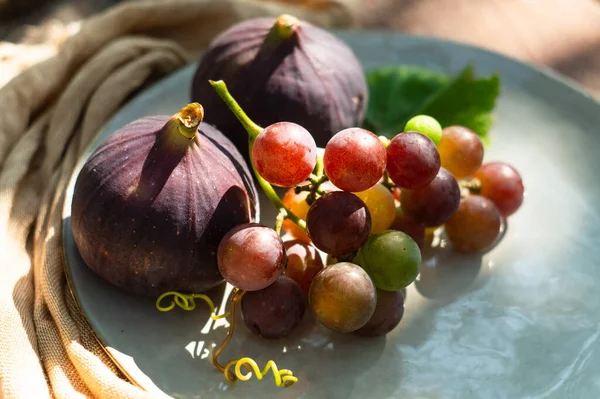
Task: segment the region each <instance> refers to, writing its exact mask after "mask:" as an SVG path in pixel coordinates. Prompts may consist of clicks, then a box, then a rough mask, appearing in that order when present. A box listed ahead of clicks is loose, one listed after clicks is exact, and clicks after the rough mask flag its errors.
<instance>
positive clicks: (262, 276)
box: [217, 223, 285, 291]
mask: <svg viewBox="0 0 600 399" xmlns="http://www.w3.org/2000/svg"><path fill="white" fill-rule="evenodd" d="M217 261H218V264H219V271H220V272H221V274H222V275H223V277H224V278H225V280H227V282H228V283H230V284H231V285H233V286H235V287H238V288H239V289H241V290H244V291H256V290H260V289H263V288H265V287H266V286H268V285H270V284H271V283H273V281H275V280H276V279H277V277H278V276H279V275H280V274H281V273H282V272H283V266H284V265H285V249H284V248H283V241H282V240H281V238H280V237H279V235H278V234H277V233H276V232H275V230H273V229H271V228H269V227H267V226H264V225H262V224H258V223H247V224H243V225H240V226H237V227H235V228H233V229H231V230H230V231H229V232H228V233H227V234H226V235H225V237H223V239H222V240H221V242H220V243H219V249H218V251H217Z"/></svg>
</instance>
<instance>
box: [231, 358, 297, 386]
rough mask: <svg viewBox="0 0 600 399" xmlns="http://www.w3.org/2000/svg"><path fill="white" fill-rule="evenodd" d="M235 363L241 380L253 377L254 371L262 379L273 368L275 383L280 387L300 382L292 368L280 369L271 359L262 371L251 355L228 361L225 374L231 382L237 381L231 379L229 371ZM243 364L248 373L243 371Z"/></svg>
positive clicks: (236, 373) (237, 374) (237, 375)
mask: <svg viewBox="0 0 600 399" xmlns="http://www.w3.org/2000/svg"><path fill="white" fill-rule="evenodd" d="M234 364H235V369H234V370H235V376H236V377H237V379H239V380H240V381H248V380H249V379H250V378H252V372H254V374H256V378H257V379H258V380H262V379H263V378H264V377H265V375H266V374H267V373H268V372H269V369H271V370H272V371H273V377H274V378H275V385H276V386H278V387H281V386H283V387H284V388H287V387H289V386H292V385H293V384H294V383H295V382H298V378H297V377H295V376H294V373H293V372H292V371H291V370H287V369H281V370H279V369H278V368H277V365H276V364H275V361H273V360H269V361H268V362H267V364H266V365H265V368H264V369H263V370H262V372H261V371H260V368H259V367H258V364H257V363H256V362H255V361H254V359H251V358H249V357H243V358H241V359H239V360H231V361H230V362H229V363H227V365H226V366H225V370H224V372H223V373H224V374H225V378H226V379H227V381H229V382H234V381H235V380H233V379H230V375H231V372H230V371H229V369H230V368H231V367H232V366H233V365H234ZM242 366H245V367H246V370H248V372H247V373H246V374H244V373H242Z"/></svg>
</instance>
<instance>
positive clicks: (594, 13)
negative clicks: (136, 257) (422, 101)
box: [0, 0, 600, 97]
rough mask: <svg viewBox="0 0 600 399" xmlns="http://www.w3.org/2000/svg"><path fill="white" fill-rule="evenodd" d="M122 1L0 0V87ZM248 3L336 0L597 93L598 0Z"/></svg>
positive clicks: (371, 21) (363, 22) (368, 22)
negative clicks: (548, 70)
mask: <svg viewBox="0 0 600 399" xmlns="http://www.w3.org/2000/svg"><path fill="white" fill-rule="evenodd" d="M125 1H127V0H0V68H1V73H0V86H1V85H3V84H4V83H6V82H7V81H8V80H9V79H10V78H11V77H12V76H14V75H15V74H16V73H18V72H19V71H20V70H22V69H23V68H26V67H27V66H28V65H31V64H32V63H35V62H37V61H39V60H41V59H44V58H47V57H48V56H50V55H52V54H53V53H54V52H55V51H56V48H57V47H58V46H59V45H60V43H62V41H64V39H65V38H66V37H68V36H69V35H71V34H73V33H74V32H76V31H77V29H78V26H79V21H81V20H82V19H83V18H86V17H88V16H90V15H93V14H95V13H98V12H101V11H102V10H104V9H106V8H109V7H111V6H114V5H115V4H117V3H122V2H125ZM214 1H220V0H214ZM255 1H280V2H284V3H295V4H302V3H312V4H315V3H323V4H330V3H341V4H343V5H345V6H348V7H349V8H350V9H351V10H352V11H353V14H354V16H355V21H354V24H353V28H355V29H369V30H386V31H390V30H392V31H396V32H404V33H413V34H419V35H427V36H435V37H441V38H446V39H451V40H457V41H460V42H465V43H470V44H474V45H477V46H481V47H485V48H488V49H491V50H494V51H497V52H500V53H503V54H506V55H509V56H512V57H515V58H518V59H521V60H524V61H528V62H531V63H535V64H540V65H546V66H549V67H550V68H553V69H554V70H556V71H558V72H560V73H562V74H564V75H566V76H568V77H570V78H572V79H574V80H576V81H578V82H579V83H580V84H582V85H583V86H585V87H586V88H587V89H588V90H589V91H590V92H591V93H593V94H594V95H595V96H597V97H600V1H598V0H255ZM17 44H19V45H17Z"/></svg>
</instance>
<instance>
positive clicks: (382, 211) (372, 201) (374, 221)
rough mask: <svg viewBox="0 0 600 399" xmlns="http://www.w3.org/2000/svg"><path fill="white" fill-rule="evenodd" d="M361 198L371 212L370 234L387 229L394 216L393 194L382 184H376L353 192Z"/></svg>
mask: <svg viewBox="0 0 600 399" xmlns="http://www.w3.org/2000/svg"><path fill="white" fill-rule="evenodd" d="M354 195H356V196H357V197H358V198H360V199H361V200H363V202H364V203H365V205H366V206H367V209H369V212H370V213H371V234H373V233H380V232H382V231H384V230H387V229H388V228H389V227H390V226H391V225H392V223H393V222H394V219H395V218H396V205H395V203H394V196H393V194H392V193H391V192H390V190H388V189H387V188H386V187H385V186H383V185H382V184H376V185H374V186H373V187H371V188H370V189H368V190H365V191H361V192H358V193H354Z"/></svg>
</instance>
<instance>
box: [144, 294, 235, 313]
mask: <svg viewBox="0 0 600 399" xmlns="http://www.w3.org/2000/svg"><path fill="white" fill-rule="evenodd" d="M168 296H173V300H172V301H171V303H170V304H169V305H168V306H161V304H160V303H161V302H162V301H163V299H165V298H166V297H168ZM195 299H202V300H204V302H206V303H207V304H208V307H209V308H210V318H211V319H213V320H218V319H223V318H225V317H227V316H229V312H225V313H223V314H221V315H217V314H216V310H215V305H214V303H213V301H212V300H211V299H210V298H209V297H208V296H206V295H204V294H182V293H180V292H177V291H168V292H165V293H164V294H162V295H161V296H159V297H158V299H157V300H156V309H158V310H160V311H161V312H168V311H170V310H172V309H173V308H175V306H179V307H180V308H181V309H183V310H188V311H191V310H194V309H196V301H195Z"/></svg>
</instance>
